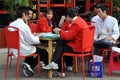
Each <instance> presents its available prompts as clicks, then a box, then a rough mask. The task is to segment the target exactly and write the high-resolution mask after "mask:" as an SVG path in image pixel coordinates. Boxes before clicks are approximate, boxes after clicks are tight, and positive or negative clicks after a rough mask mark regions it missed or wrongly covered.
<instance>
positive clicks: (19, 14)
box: [16, 6, 29, 18]
mask: <svg viewBox="0 0 120 80" xmlns="http://www.w3.org/2000/svg"><path fill="white" fill-rule="evenodd" d="M23 13H24V14H25V15H29V10H28V7H23V6H22V7H19V8H18V9H17V11H16V15H17V18H22V16H23Z"/></svg>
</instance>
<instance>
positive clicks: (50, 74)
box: [48, 40, 53, 78]
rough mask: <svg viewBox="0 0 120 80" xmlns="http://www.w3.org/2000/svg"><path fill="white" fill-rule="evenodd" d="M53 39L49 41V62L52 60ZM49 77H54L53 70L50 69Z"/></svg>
mask: <svg viewBox="0 0 120 80" xmlns="http://www.w3.org/2000/svg"><path fill="white" fill-rule="evenodd" d="M52 43H53V41H52V40H49V41H48V63H50V62H51V60H52V56H53V46H52ZM48 77H49V78H52V70H50V71H48Z"/></svg>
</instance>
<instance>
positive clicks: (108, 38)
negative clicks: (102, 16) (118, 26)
mask: <svg viewBox="0 0 120 80" xmlns="http://www.w3.org/2000/svg"><path fill="white" fill-rule="evenodd" d="M105 40H108V41H111V40H114V39H113V37H111V36H108V37H105Z"/></svg>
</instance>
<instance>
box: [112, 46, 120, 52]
mask: <svg viewBox="0 0 120 80" xmlns="http://www.w3.org/2000/svg"><path fill="white" fill-rule="evenodd" d="M112 50H113V51H115V52H118V53H120V48H118V47H112Z"/></svg>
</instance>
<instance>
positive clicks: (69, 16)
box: [66, 7, 78, 21]
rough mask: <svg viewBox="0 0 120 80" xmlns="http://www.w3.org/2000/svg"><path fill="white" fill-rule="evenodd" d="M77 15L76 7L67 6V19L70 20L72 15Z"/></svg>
mask: <svg viewBox="0 0 120 80" xmlns="http://www.w3.org/2000/svg"><path fill="white" fill-rule="evenodd" d="M77 15H78V9H77V8H76V7H72V8H69V9H68V10H67V18H66V20H67V21H72V19H73V18H74V17H76V16H77Z"/></svg>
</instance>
